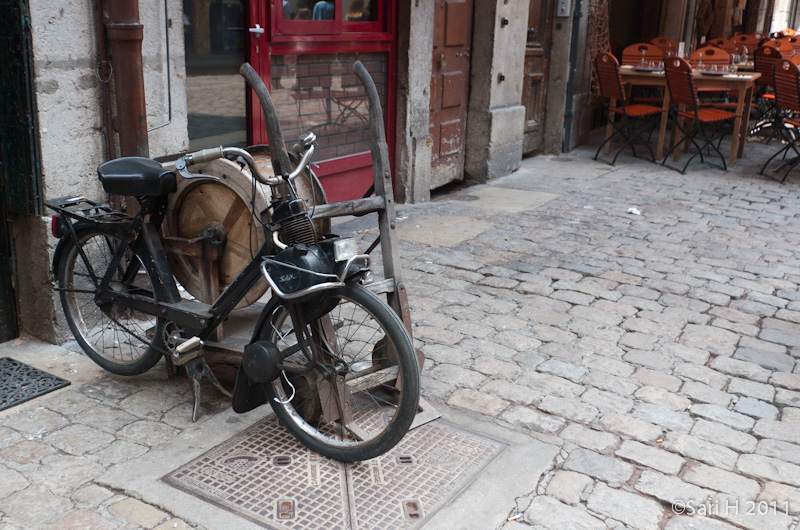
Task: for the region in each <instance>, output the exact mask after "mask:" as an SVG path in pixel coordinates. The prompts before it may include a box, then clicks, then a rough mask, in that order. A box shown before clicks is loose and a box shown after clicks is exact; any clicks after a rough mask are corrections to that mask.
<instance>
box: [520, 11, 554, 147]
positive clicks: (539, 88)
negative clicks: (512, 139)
mask: <svg viewBox="0 0 800 530" xmlns="http://www.w3.org/2000/svg"><path fill="white" fill-rule="evenodd" d="M552 13H553V4H552V0H530V6H529V8H528V40H527V43H526V45H525V73H524V81H523V85H522V104H523V105H525V133H524V136H523V139H522V152H523V153H525V154H528V153H533V152H536V151H540V150H541V148H542V138H543V133H544V118H545V105H546V102H547V70H548V68H549V60H548V56H549V55H550V54H549V51H550V20H551V16H552Z"/></svg>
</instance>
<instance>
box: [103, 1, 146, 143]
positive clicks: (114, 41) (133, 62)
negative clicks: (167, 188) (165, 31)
mask: <svg viewBox="0 0 800 530" xmlns="http://www.w3.org/2000/svg"><path fill="white" fill-rule="evenodd" d="M107 7H108V21H107V22H106V34H107V35H108V41H109V48H111V65H112V66H113V69H114V74H113V75H114V92H115V94H116V102H117V131H118V133H119V150H120V155H121V156H144V157H148V156H149V155H150V146H149V144H148V139H147V108H146V106H145V97H144V72H143V70H142V40H143V39H144V25H142V24H141V23H140V22H139V2H138V0H109V1H108V4H107Z"/></svg>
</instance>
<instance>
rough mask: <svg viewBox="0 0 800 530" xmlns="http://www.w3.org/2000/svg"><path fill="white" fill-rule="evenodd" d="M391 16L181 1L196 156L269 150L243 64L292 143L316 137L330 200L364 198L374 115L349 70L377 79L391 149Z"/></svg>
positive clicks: (285, 2) (279, 2)
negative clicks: (246, 148) (204, 151)
mask: <svg viewBox="0 0 800 530" xmlns="http://www.w3.org/2000/svg"><path fill="white" fill-rule="evenodd" d="M394 12H395V11H394V0H333V1H330V0H268V1H261V2H256V1H253V2H248V1H246V0H227V1H210V0H185V2H184V14H185V16H184V20H183V24H184V38H185V49H186V73H187V81H186V92H187V106H188V111H189V112H188V114H189V141H190V148H192V149H195V148H205V147H210V146H216V145H220V144H225V145H237V144H238V145H242V146H243V145H253V144H261V143H266V142H267V136H266V130H265V128H264V123H263V118H262V113H261V111H260V107H258V102H257V100H255V98H254V97H251V99H250V100H249V101H248V100H247V97H246V90H245V86H244V82H243V80H242V79H241V77H240V76H239V75H238V68H239V65H240V64H241V63H242V62H243V61H245V60H247V61H249V62H250V63H251V64H252V65H253V67H254V68H255V69H256V71H258V72H259V74H260V76H261V78H262V80H263V81H264V83H265V84H266V85H267V87H268V88H269V89H270V93H271V95H272V99H273V102H274V103H275V106H276V109H277V112H278V117H279V119H280V122H281V127H282V130H283V135H284V139H285V140H286V142H287V144H288V145H291V144H292V143H294V141H295V140H296V139H297V137H298V135H299V134H300V133H302V132H304V131H308V130H311V131H313V132H314V133H315V134H316V135H317V137H318V145H319V151H318V155H317V156H316V162H317V163H318V164H319V168H317V169H315V172H316V173H317V175H318V176H319V177H320V179H321V180H322V182H323V185H324V187H325V189H326V192H327V194H328V200H329V201H341V200H347V199H353V198H357V197H361V196H363V195H364V194H365V192H366V191H367V190H368V188H369V186H370V184H371V183H372V170H371V157H370V154H369V137H368V132H367V131H368V128H367V126H368V117H369V114H368V107H367V102H366V96H365V95H364V91H363V89H362V87H361V85H360V83H359V82H358V80H357V79H356V77H355V74H354V73H353V62H354V61H356V60H360V61H361V62H363V63H364V65H365V66H366V67H367V70H368V71H369V72H370V73H371V74H372V77H373V79H374V80H375V84H376V85H377V87H378V92H379V93H380V95H381V98H382V103H383V106H384V115H385V119H386V132H387V141H388V143H389V146H390V150H391V149H392V147H393V146H394V134H393V133H394V120H393V117H394V115H395V112H394V108H395V101H394V94H395V90H394V87H395V73H396V63H397V61H396V59H395V57H394V55H395V34H394V28H395V27H396V24H395V23H394Z"/></svg>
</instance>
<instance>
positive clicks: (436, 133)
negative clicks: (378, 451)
mask: <svg viewBox="0 0 800 530" xmlns="http://www.w3.org/2000/svg"><path fill="white" fill-rule="evenodd" d="M472 7H473V0H437V2H436V7H435V8H434V9H435V11H436V12H435V17H436V18H435V20H434V30H433V66H432V71H431V97H430V125H429V131H430V135H431V139H432V142H431V150H432V153H431V158H432V160H431V183H430V187H431V189H434V188H438V187H440V186H443V185H445V184H447V183H448V182H452V181H454V180H461V179H462V178H463V177H464V143H465V140H466V131H467V128H466V123H467V104H468V100H469V66H470V55H471V47H472Z"/></svg>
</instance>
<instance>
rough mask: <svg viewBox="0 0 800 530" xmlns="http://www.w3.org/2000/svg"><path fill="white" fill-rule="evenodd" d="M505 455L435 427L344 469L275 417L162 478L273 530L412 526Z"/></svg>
mask: <svg viewBox="0 0 800 530" xmlns="http://www.w3.org/2000/svg"><path fill="white" fill-rule="evenodd" d="M505 448H506V444H504V443H502V442H498V441H496V440H492V439H490V438H486V437H484V436H481V435H478V434H475V433H471V432H468V431H465V430H463V429H460V428H458V427H454V426H452V425H449V424H447V423H444V422H441V421H436V422H433V423H428V424H426V425H423V426H421V427H418V428H416V429H414V430H412V431H410V432H409V433H408V434H407V435H406V436H405V438H404V439H403V440H402V441H401V442H400V444H398V445H397V447H395V448H394V449H393V450H392V451H390V452H389V453H387V454H385V455H383V456H382V457H379V458H375V459H373V460H369V461H367V462H361V463H358V464H343V463H341V462H337V461H335V460H329V459H327V458H324V457H321V456H319V455H318V454H316V453H314V452H312V451H309V450H308V449H306V448H305V447H303V446H302V445H300V444H299V443H298V442H297V441H296V440H295V439H294V437H293V436H292V435H291V434H290V433H289V432H288V431H287V430H286V429H285V428H283V427H282V426H281V425H279V424H278V422H277V420H276V419H275V418H274V417H270V418H267V419H265V420H263V421H261V422H259V423H257V424H255V425H253V426H252V427H250V428H249V429H247V430H245V431H243V432H241V433H239V434H237V435H236V436H234V437H233V438H231V439H229V440H228V441H226V442H223V443H222V444H220V445H218V446H217V447H215V448H214V449H212V450H210V451H208V452H207V453H205V454H204V455H202V456H200V457H198V458H196V459H195V460H193V461H191V462H189V463H188V464H186V465H184V466H182V467H180V468H178V469H176V470H175V471H173V472H172V473H170V474H168V475H166V476H165V477H163V480H164V481H165V482H167V483H168V484H170V485H172V486H174V487H177V488H179V489H181V490H183V491H186V492H187V493H191V494H193V495H196V496H198V497H200V498H202V499H205V500H207V501H209V502H212V503H214V504H216V505H218V506H220V507H222V508H225V509H227V510H230V511H233V512H235V513H237V514H240V515H242V516H244V517H247V518H248V519H250V520H252V521H254V522H256V523H258V524H261V525H263V526H265V527H267V528H270V529H273V530H305V529H309V530H312V529H313V530H317V529H319V528H342V529H352V530H356V529H357V530H366V529H383V528H393V529H394V528H397V529H406V528H407V529H413V528H419V527H420V526H421V525H422V524H424V522H425V521H426V520H427V519H428V518H430V516H431V515H433V514H434V513H435V512H436V510H438V509H439V508H441V507H442V506H444V505H445V503H446V502H447V501H448V500H449V499H451V498H452V497H453V496H455V495H456V494H457V493H459V492H460V491H461V490H462V489H464V487H466V486H467V485H468V484H469V483H470V482H472V481H473V480H474V479H475V477H476V476H477V475H478V473H480V471H481V470H482V469H484V468H485V467H486V466H487V465H489V463H490V462H491V461H492V460H494V459H495V458H496V457H497V456H498V455H499V454H500V453H501V452H502V451H503V450H504V449H505Z"/></svg>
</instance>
